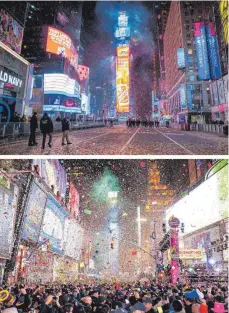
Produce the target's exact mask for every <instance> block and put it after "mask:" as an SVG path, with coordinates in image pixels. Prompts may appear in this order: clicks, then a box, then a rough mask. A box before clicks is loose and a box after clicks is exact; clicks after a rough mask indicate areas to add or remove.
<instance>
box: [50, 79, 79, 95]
mask: <svg viewBox="0 0 229 313" xmlns="http://www.w3.org/2000/svg"><path fill="white" fill-rule="evenodd" d="M44 93H45V94H60V95H65V96H69V97H74V96H77V95H79V94H80V85H79V83H78V82H77V81H76V80H74V79H71V78H70V77H68V76H67V75H65V74H44Z"/></svg>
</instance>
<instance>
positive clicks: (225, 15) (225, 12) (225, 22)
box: [219, 0, 228, 45]
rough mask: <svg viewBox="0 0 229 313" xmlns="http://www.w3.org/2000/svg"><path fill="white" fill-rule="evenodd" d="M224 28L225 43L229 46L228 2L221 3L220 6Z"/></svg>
mask: <svg viewBox="0 0 229 313" xmlns="http://www.w3.org/2000/svg"><path fill="white" fill-rule="evenodd" d="M219 10H220V16H221V22H222V28H223V37H224V41H225V43H226V44H227V45H228V1H227V0H226V1H220V4H219Z"/></svg>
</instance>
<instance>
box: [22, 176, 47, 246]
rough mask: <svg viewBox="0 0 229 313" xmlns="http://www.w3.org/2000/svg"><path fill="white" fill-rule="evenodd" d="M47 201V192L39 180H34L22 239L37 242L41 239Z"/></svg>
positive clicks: (27, 205)
mask: <svg viewBox="0 0 229 313" xmlns="http://www.w3.org/2000/svg"><path fill="white" fill-rule="evenodd" d="M46 201H47V194H46V193H45V191H44V190H43V188H42V187H41V185H40V184H39V183H38V182H37V181H33V184H32V187H31V190H30V193H29V197H28V201H27V204H26V214H25V220H24V227H23V233H22V239H29V240H31V241H33V242H35V243H37V242H38V241H39V235H40V228H41V224H42V220H43V215H44V209H45V204H46Z"/></svg>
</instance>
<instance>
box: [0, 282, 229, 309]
mask: <svg viewBox="0 0 229 313" xmlns="http://www.w3.org/2000/svg"><path fill="white" fill-rule="evenodd" d="M227 310H228V289H227V286H223V285H220V284H214V283H213V284H212V285H211V286H210V285H208V284H206V285H202V286H199V287H197V286H194V285H191V284H190V285H185V284H182V283H177V284H174V285H172V284H157V283H155V282H148V283H147V284H146V283H144V284H142V283H140V282H137V283H134V284H128V283H127V284H118V283H115V284H96V283H94V284H83V283H76V284H70V285H60V284H50V285H38V286H25V285H23V284H22V285H16V284H15V285H14V286H11V287H7V286H4V287H2V290H1V288H0V311H1V313H24V312H30V313H31V312H34V313H128V312H130V313H224V312H227Z"/></svg>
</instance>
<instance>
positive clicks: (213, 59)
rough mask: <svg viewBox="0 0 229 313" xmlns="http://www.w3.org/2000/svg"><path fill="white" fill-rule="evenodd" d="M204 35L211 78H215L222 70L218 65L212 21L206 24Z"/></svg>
mask: <svg viewBox="0 0 229 313" xmlns="http://www.w3.org/2000/svg"><path fill="white" fill-rule="evenodd" d="M206 35H207V45H208V57H209V63H210V72H211V78H212V79H217V78H220V77H221V76H222V71H221V66H220V57H219V47H218V41H217V37H216V33H215V28H214V25H213V23H209V25H208V26H206Z"/></svg>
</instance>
